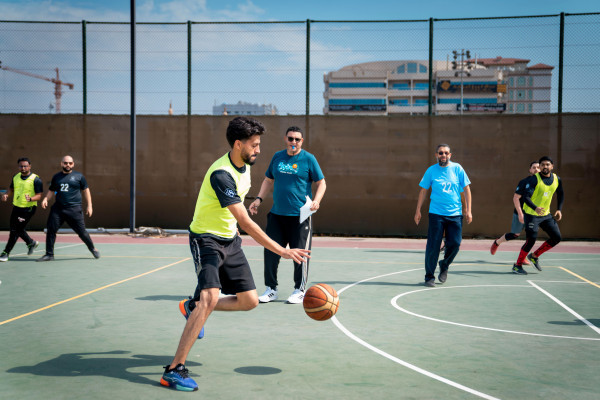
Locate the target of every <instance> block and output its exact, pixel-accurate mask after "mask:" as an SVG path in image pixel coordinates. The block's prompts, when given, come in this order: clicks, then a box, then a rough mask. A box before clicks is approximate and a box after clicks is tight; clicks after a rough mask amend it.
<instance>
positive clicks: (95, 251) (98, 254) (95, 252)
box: [92, 249, 100, 258]
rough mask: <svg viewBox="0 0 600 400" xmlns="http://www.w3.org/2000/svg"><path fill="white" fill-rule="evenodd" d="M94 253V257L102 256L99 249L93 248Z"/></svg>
mask: <svg viewBox="0 0 600 400" xmlns="http://www.w3.org/2000/svg"><path fill="white" fill-rule="evenodd" d="M92 254H93V255H94V258H100V252H99V251H98V250H96V249H94V250H92Z"/></svg>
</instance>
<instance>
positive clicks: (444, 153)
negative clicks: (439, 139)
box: [438, 151, 450, 156]
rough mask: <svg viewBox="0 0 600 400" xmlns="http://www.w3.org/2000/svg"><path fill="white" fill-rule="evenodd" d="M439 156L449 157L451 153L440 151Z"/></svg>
mask: <svg viewBox="0 0 600 400" xmlns="http://www.w3.org/2000/svg"><path fill="white" fill-rule="evenodd" d="M438 154H439V155H440V156H443V155H448V154H450V152H449V151H438Z"/></svg>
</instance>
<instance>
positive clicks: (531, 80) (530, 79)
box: [529, 76, 533, 86]
mask: <svg viewBox="0 0 600 400" xmlns="http://www.w3.org/2000/svg"><path fill="white" fill-rule="evenodd" d="M529 86H533V76H530V77H529Z"/></svg>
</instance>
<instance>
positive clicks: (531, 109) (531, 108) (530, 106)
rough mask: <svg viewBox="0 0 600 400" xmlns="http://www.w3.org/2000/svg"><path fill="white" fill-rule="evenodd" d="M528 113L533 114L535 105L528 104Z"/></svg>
mask: <svg viewBox="0 0 600 400" xmlns="http://www.w3.org/2000/svg"><path fill="white" fill-rule="evenodd" d="M527 112H533V104H531V103H529V104H527Z"/></svg>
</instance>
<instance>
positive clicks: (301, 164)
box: [249, 126, 326, 304]
mask: <svg viewBox="0 0 600 400" xmlns="http://www.w3.org/2000/svg"><path fill="white" fill-rule="evenodd" d="M303 142H304V138H303V134H302V130H301V129H300V128H298V127H297V126H291V127H289V128H288V129H287V131H286V134H285V145H286V148H285V150H281V151H278V152H277V153H275V155H274V156H273V159H271V164H270V165H269V168H268V169H267V172H266V173H265V179H264V181H263V183H262V185H261V187H260V191H259V193H258V196H256V200H254V201H253V202H252V204H250V207H249V211H250V214H256V213H257V212H258V207H259V206H260V204H261V203H262V201H263V197H264V196H266V195H267V193H268V192H270V191H271V189H273V208H271V212H270V213H269V214H268V216H267V228H266V232H267V235H269V237H270V238H271V239H273V240H274V241H276V242H277V243H278V244H279V245H280V246H282V247H285V246H286V245H288V244H289V245H290V248H296V247H297V248H301V249H306V250H310V248H311V244H312V219H311V217H310V216H309V217H308V218H307V219H306V220H304V221H300V207H302V206H303V205H304V204H305V203H306V196H308V197H309V198H312V204H311V206H310V210H311V211H316V210H318V209H319V205H320V203H321V199H322V198H323V195H324V194H325V188H326V185H325V177H324V176H323V172H322V171H321V168H320V167H319V163H318V162H317V159H316V158H315V156H314V155H312V154H310V153H309V152H307V151H306V150H302V144H303ZM313 182H314V183H315V189H316V191H315V196H314V198H313V196H312V183H313ZM280 258H281V257H280V256H278V255H277V254H275V253H273V252H272V251H270V250H267V249H266V248H265V255H264V262H265V285H266V286H267V289H266V291H265V293H264V294H263V295H262V296H260V297H259V298H258V300H259V301H260V302H261V303H268V302H270V301H272V300H277V298H278V293H277V268H278V266H279V260H280ZM307 280H308V259H305V261H304V262H302V263H297V262H294V291H293V292H292V294H291V295H290V297H289V298H288V299H287V302H288V303H290V304H298V303H302V301H303V299H304V291H305V290H306V282H307Z"/></svg>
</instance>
